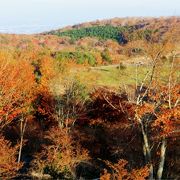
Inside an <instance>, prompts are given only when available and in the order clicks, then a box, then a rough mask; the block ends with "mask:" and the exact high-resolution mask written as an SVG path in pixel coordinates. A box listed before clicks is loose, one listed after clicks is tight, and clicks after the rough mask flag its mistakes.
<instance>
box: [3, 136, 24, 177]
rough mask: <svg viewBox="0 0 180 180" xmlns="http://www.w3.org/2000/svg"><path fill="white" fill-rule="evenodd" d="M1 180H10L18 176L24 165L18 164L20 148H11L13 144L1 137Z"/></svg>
mask: <svg viewBox="0 0 180 180" xmlns="http://www.w3.org/2000/svg"><path fill="white" fill-rule="evenodd" d="M0 147H1V151H0V178H3V179H9V178H11V177H14V176H15V175H17V171H18V170H19V169H20V168H21V167H22V165H23V164H22V163H17V161H16V155H17V148H18V147H11V143H10V142H9V141H7V140H5V139H4V137H3V136H2V135H0Z"/></svg>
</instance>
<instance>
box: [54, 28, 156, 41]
mask: <svg viewBox="0 0 180 180" xmlns="http://www.w3.org/2000/svg"><path fill="white" fill-rule="evenodd" d="M137 30H138V28H137V27H136V26H118V27H115V26H110V25H107V26H93V27H87V28H84V27H83V28H79V29H73V30H67V31H64V32H60V31H55V32H51V34H54V35H58V36H68V37H70V38H71V39H72V40H78V39H81V38H84V37H97V38H99V39H103V40H108V39H112V40H115V41H118V42H119V43H120V44H126V43H127V42H128V41H131V40H134V39H143V38H148V37H149V36H150V35H151V33H152V32H153V31H152V30H147V29H142V30H141V31H138V33H136V31H137Z"/></svg>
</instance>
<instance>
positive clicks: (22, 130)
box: [18, 117, 27, 163]
mask: <svg viewBox="0 0 180 180" xmlns="http://www.w3.org/2000/svg"><path fill="white" fill-rule="evenodd" d="M23 122H24V125H23ZM26 123H27V120H26V119H25V120H24V118H23V117H22V119H21V120H20V147H19V153H18V163H19V162H20V161H21V155H22V147H23V139H24V132H25V128H26Z"/></svg>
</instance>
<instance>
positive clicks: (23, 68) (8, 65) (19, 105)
mask: <svg viewBox="0 0 180 180" xmlns="http://www.w3.org/2000/svg"><path fill="white" fill-rule="evenodd" d="M0 69H1V72H0V94H1V95H0V102H1V107H0V128H3V127H4V126H6V125H7V124H9V123H10V122H11V121H12V120H13V119H14V118H16V117H18V116H19V115H20V114H22V113H24V114H26V113H28V112H30V110H31V103H32V101H33V100H34V89H35V80H34V74H33V67H32V66H31V64H30V63H29V62H26V61H25V60H24V61H18V60H14V59H11V57H9V55H8V54H7V53H3V52H1V56H0Z"/></svg>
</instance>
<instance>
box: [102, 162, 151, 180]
mask: <svg viewBox="0 0 180 180" xmlns="http://www.w3.org/2000/svg"><path fill="white" fill-rule="evenodd" d="M127 164H128V162H127V161H126V160H119V161H118V163H117V164H112V163H110V162H107V165H108V166H109V168H111V171H112V173H108V172H107V170H105V171H104V174H103V175H102V176H101V177H100V180H145V179H146V178H147V177H148V176H149V168H148V167H147V166H146V167H144V168H141V169H133V170H132V171H131V172H128V170H127V169H126V168H125V166H126V165H127Z"/></svg>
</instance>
